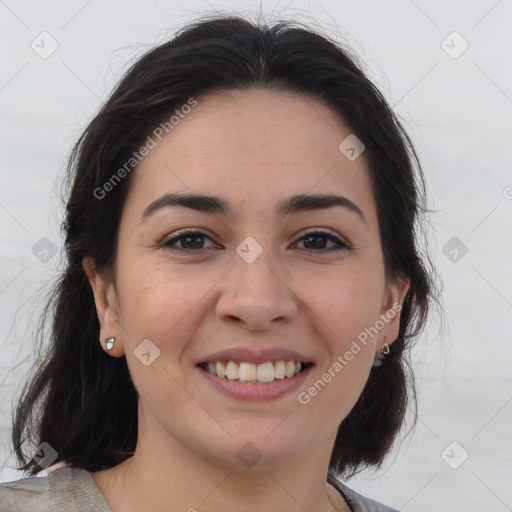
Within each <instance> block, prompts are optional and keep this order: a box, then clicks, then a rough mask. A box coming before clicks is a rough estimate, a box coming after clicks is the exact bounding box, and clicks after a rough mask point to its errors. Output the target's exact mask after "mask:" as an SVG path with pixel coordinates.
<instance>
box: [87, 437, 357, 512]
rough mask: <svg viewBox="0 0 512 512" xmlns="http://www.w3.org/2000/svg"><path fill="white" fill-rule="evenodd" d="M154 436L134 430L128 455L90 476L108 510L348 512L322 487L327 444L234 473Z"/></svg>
mask: <svg viewBox="0 0 512 512" xmlns="http://www.w3.org/2000/svg"><path fill="white" fill-rule="evenodd" d="M334 434H335V433H334ZM334 434H333V435H334ZM157 438H158V436H157V437H155V436H144V432H143V431H139V436H138V443H137V449H136V450H135V454H134V455H133V457H131V458H130V459H127V460H126V461H124V462H123V463H121V464H118V465H117V466H115V467H113V468H111V469H109V470H105V471H100V472H97V473H92V474H91V476H92V477H93V480H94V481H95V483H96V485H97V486H98V488H99V489H100V491H101V492H102V493H103V495H104V497H105V500H106V501H107V503H108V505H109V507H110V508H111V509H112V511H113V512H117V511H118V510H123V512H125V511H126V512H131V511H132V510H133V511H135V510H137V511H139V510H152V511H154V512H160V511H161V512H164V511H167V510H169V505H170V504H172V505H173V506H172V508H173V510H182V511H184V512H203V511H208V512H230V511H233V512H234V511H239V510H244V512H261V510H265V511H268V512H278V511H279V512H292V511H293V512H299V511H300V512H303V511H304V510H307V511H308V512H326V511H328V512H333V511H343V512H345V511H349V508H348V507H347V505H346V504H345V502H344V500H343V498H342V497H341V495H340V494H339V492H338V491H336V490H335V489H334V488H333V487H332V486H330V485H329V484H327V470H328V461H329V457H330V451H331V450H332V443H330V442H324V443H322V444H321V445H316V446H314V447H311V448H310V449H309V450H303V451H302V452H301V453H300V454H299V455H296V456H294V457H292V458H290V459H288V460H287V461H286V462H283V463H280V464H275V465H272V466H270V467H266V468H264V469H257V466H258V465H257V464H256V465H255V466H253V467H252V468H250V469H249V468H247V469H234V468H232V467H229V466H227V465H225V464H222V463H221V462H220V461H219V462H217V461H213V460H211V458H207V457H206V456H202V455H201V454H198V453H197V452H196V451H193V450H191V449H188V448H187V447H186V446H183V445H182V444H181V443H179V442H176V441H175V440H172V439H169V438H167V440H169V442H166V443H165V447H164V446H162V445H163V444H164V443H161V442H160V443H158V442H156V441H155V440H156V439H157ZM158 439H161V438H158ZM326 441H331V440H330V439H329V440H326Z"/></svg>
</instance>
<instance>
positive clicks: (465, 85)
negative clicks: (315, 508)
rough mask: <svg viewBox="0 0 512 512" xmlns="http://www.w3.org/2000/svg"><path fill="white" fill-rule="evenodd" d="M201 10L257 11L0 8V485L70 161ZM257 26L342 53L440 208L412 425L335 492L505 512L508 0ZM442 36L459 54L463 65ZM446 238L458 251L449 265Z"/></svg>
mask: <svg viewBox="0 0 512 512" xmlns="http://www.w3.org/2000/svg"><path fill="white" fill-rule="evenodd" d="M212 9H221V10H222V11H223V12H225V11H226V10H228V11H231V12H237V13H242V14H250V15H251V16H253V18H255V17H257V13H258V11H259V9H260V7H259V4H258V3H257V2H249V1H245V2H242V1H233V2H223V3H222V4H221V3H219V2H217V3H210V2H206V1H192V0H189V1H188V2H186V8H184V7H183V6H182V3H181V2H180V3H178V2H177V1H175V0H173V1H166V2H164V1H156V0H152V1H144V2H142V1H126V0H125V1H123V2H120V1H101V2H100V1H99V0H92V1H88V2H87V1H82V0H80V1H69V0H68V1H60V2H51V1H19V2H16V1H14V0H6V1H0V38H1V44H0V55H1V62H2V66H1V67H0V112H1V118H0V119H1V125H0V129H1V135H0V172H1V176H0V180H1V181H0V183H1V188H0V228H1V247H0V258H1V264H0V312H1V313H0V318H1V325H0V347H1V351H0V386H1V388H0V389H1V400H0V413H1V414H0V462H2V464H1V466H3V469H1V470H0V481H8V480H13V479H18V478H21V477H22V474H21V472H16V471H15V470H14V469H13V467H14V458H13V457H12V456H10V454H9V448H10V446H9V441H10V439H9V436H10V417H11V410H12V408H13V407H14V405H15V403H16V402H15V401H13V397H17V396H18V395H19V392H20V391H21V386H22V384H23V383H24V378H25V376H26V372H27V370H28V369H29V367H30V365H31V363H32V362H33V360H34V357H35V356H34V353H33V328H34V325H35V323H34V322H35V321H36V320H37V317H38V313H39V308H40V306H41V304H42V302H41V299H42V293H44V292H45V290H46V289H47V287H48V285H49V284H50V283H51V282H52V281H53V279H55V278H56V276H57V275H58V272H59V270H60V269H61V265H62V260H61V255H60V250H61V247H62V240H61V238H60V233H59V222H60V219H61V216H62V209H61V206H60V202H59V199H58V196H57V195H56V193H57V192H58V191H59V189H60V186H59V183H58V181H57V180H58V178H59V177H60V176H61V173H62V170H63V168H64V166H65V163H66V159H67V157H68V154H69V151H70V149H71V146H72V144H73V142H74V140H75V139H76V138H77V137H78V135H79V134H80V133H81V130H82V129H83V128H84V127H85V126H86V123H87V122H88V121H89V120H90V119H91V118H92V116H93V115H94V114H95V113H96V111H97V109H98V108H99V106H100V105H101V102H102V100H104V99H106V97H107V95H108V93H109V92H110V90H111V88H112V87H113V85H114V84H115V83H116V81H117V80H118V79H119V77H120V76H121V73H122V72H123V71H124V70H125V69H126V68H127V66H128V64H129V63H130V62H131V59H132V58H133V57H134V56H136V55H140V54H141V52H143V51H145V50H146V49H148V48H149V47H151V46H153V45H154V44H156V43H158V42H161V41H163V40H164V39H165V38H166V37H167V36H170V35H172V33H173V32H174V30H175V29H177V28H178V27H179V26H181V25H182V24H183V23H185V22H187V21H190V20H192V19H193V18H195V17H196V16H197V15H200V14H201V13H205V12H211V11H212ZM263 13H264V14H265V15H266V16H267V17H268V18H279V17H283V18H296V19H297V20H299V21H302V22H306V23H311V24H312V25H314V26H316V27H318V28H320V29H322V30H325V32H327V33H329V34H331V35H335V36H336V33H337V32H338V33H339V36H340V37H341V41H342V42H347V43H348V44H349V45H351V46H352V47H353V48H354V50H355V51H356V52H357V53H358V54H359V55H360V57H361V59H362V60H363V61H364V63H365V65H366V71H367V72H368V74H369V75H370V77H371V78H372V79H373V80H374V82H375V83H376V84H377V86H378V87H379V88H380V89H381V90H382V91H383V93H384V95H385V96H386V98H387V99H388V100H389V102H390V104H391V105H392V106H394V109H395V111H396V112H397V113H398V114H399V115H400V116H401V118H402V119H403V120H404V123H405V126H406V129H407V130H408V132H409V133H410V134H411V136H412V138H413V141H414V143H415V145H416V148H417V150H418V153H419V156H420V159H421V161H422V164H423V167H424V170H425V174H426V178H427V185H428V187H429V193H430V207H431V208H433V209H435V210H438V211H439V212H438V213H437V214H434V215H432V216H431V224H432V230H431V232H430V235H429V237H430V248H431V251H432V255H433V257H434V262H435V264H436V265H437V266H438V268H439V271H440V273H441V276H442V279H443V282H444V293H443V300H444V306H445V309H446V321H445V325H444V328H440V327H443V325H442V324H441V323H440V322H438V321H437V320H436V318H435V317H433V318H432V322H431V325H430V327H429V328H428V330H427V331H426V333H425V335H424V336H423V340H422V341H421V343H419V344H418V348H417V350H416V351H415V369H416V372H417V385H418V399H419V419H418V424H417V427H416V430H415V431H414V433H413V435H412V436H410V437H408V438H406V440H405V441H404V442H403V444H402V446H401V449H400V451H398V452H396V451H395V453H394V454H392V455H391V456H390V457H389V458H388V459H387V460H386V463H385V464H384V466H383V468H382V469H381V470H380V471H377V472H365V473H363V474H362V475H360V476H359V477H357V478H354V479H352V480H350V481H349V482H348V484H349V485H350V486H352V487H353V488H354V489H356V490H358V491H359V492H361V493H363V494H365V495H367V496H370V497H374V498H375V499H378V500H379V501H382V502H384V503H387V504H389V505H392V506H394V507H395V508H398V509H401V510H404V511H416V512H427V511H429V512H431V511H433V510H464V511H466V512H469V511H477V510H478V511H480V510H493V511H496V512H499V511H506V510H512V488H511V487H510V481H512V464H511V451H512V435H511V429H510V425H511V424H512V404H511V401H512V386H511V381H512V370H511V361H512V340H511V335H510V327H509V320H510V318H511V313H512V264H511V262H512V239H511V233H512V231H511V227H512V223H511V220H512V200H511V199H512V173H511V161H512V150H511V143H510V141H511V139H512V124H511V114H512V70H511V60H510V54H511V50H512V32H511V31H510V26H511V24H512V1H511V0H500V1H496V0H489V1H487V0H481V1H474V0H473V1H468V0H466V1H460V2H455V1H451V2H448V1H443V2H441V1H426V0H415V1H412V0H399V1H398V0H397V1H380V2H379V1H374V2H364V1H357V2H356V1H334V0H329V1H328V0H323V1H318V2H315V3H310V2H305V1H299V0H296V1H292V2H289V3H286V2H277V1H274V2H270V1H269V2H264V3H263ZM43 31H47V32H48V33H49V34H51V36H52V37H53V38H54V39H55V40H56V41H57V43H58V45H59V46H58V49H57V50H56V51H55V53H53V54H52V55H51V56H49V57H48V58H47V59H43V58H41V57H40V56H39V55H38V54H37V53H36V52H35V51H34V50H33V49H32V48H31V43H32V41H34V40H35V41H36V43H37V42H38V41H40V38H39V34H40V33H41V32H43ZM453 31H456V32H458V33H459V34H460V36H461V37H462V38H463V40H465V41H467V43H468V44H469V47H468V49H467V50H466V51H465V52H464V53H462V54H461V55H460V56H458V55H457V54H458V53H459V52H460V50H461V49H462V48H463V46H462V45H463V44H464V41H463V40H462V39H461V38H460V37H459V36H457V35H455V36H454V35H451V36H450V34H452V32H453ZM448 36H450V37H448ZM447 37H448V39H446V38H447ZM445 40H446V42H445V43H443V41H445ZM47 41H49V40H47ZM39 44H40V45H41V43H39ZM48 44H49V43H47V44H46V45H45V48H49V45H48ZM445 50H447V51H448V53H447V51H445ZM449 53H451V54H452V55H451V56H450V55H449ZM454 56H457V58H453V57H454ZM43 237H46V238H48V239H49V240H50V241H51V242H52V243H53V244H55V245H56V247H57V249H58V251H57V253H56V254H55V255H54V256H53V257H51V258H50V259H49V260H48V261H46V262H45V261H44V259H45V257H44V254H43V253H41V252H39V253H38V254H34V252H33V250H32V249H33V247H34V245H35V244H36V243H38V242H39V241H40V240H41V239H42V238H43ZM453 237H456V238H457V239H458V240H459V241H460V242H462V243H463V244H464V245H465V246H466V247H467V249H468V251H467V253H466V254H465V255H463V256H462V257H461V253H460V252H459V253H458V256H457V261H451V259H450V257H451V258H452V259H453V255H454V254H455V253H453V252H452V256H450V255H449V251H453V249H454V247H455V246H453V247H452V246H451V245H450V244H453V243H454V242H453V241H452V242H449V241H450V240H451V239H452V238H453ZM40 243H41V242H40ZM42 243H44V242H42ZM46 243H47V242H46ZM447 243H449V245H448V246H446V244H447ZM457 243H459V242H457ZM36 247H37V246H36ZM444 247H446V248H445V250H444V252H445V253H447V254H448V256H450V257H448V256H446V255H445V253H444V252H443V248H444ZM36 252H37V251H36ZM48 256H49V255H48ZM48 256H46V257H48ZM45 287H46V288H45ZM452 442H456V443H457V444H455V445H451V446H450V444H451V443H452ZM447 448H448V449H447ZM466 452H467V453H468V454H469V457H468V458H467V460H466V461H465V462H464V463H462V464H461V465H460V466H459V467H458V468H457V469H453V468H452V467H451V466H450V465H449V464H448V462H449V463H450V464H451V465H452V466H457V465H458V464H460V462H461V460H463V458H464V456H465V453H466Z"/></svg>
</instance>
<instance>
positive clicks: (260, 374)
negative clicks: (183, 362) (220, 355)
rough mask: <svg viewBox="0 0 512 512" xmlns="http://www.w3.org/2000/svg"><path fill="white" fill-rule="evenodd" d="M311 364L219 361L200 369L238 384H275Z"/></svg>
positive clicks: (202, 366) (201, 365)
mask: <svg viewBox="0 0 512 512" xmlns="http://www.w3.org/2000/svg"><path fill="white" fill-rule="evenodd" d="M308 365H309V363H296V362H295V361H276V362H275V363H272V362H270V361H269V362H266V363H261V364H254V363H247V362H241V363H236V362H235V361H227V362H226V361H217V362H215V363H201V364H200V365H199V367H200V368H202V369H203V370H205V371H207V372H208V373H210V374H211V375H216V376H218V377H221V378H226V379H229V380H234V381H237V382H247V383H256V382H273V381H275V380H281V379H289V378H291V377H293V376H294V375H297V374H298V373H300V372H301V371H303V370H304V369H305V368H306V367H307V366H308Z"/></svg>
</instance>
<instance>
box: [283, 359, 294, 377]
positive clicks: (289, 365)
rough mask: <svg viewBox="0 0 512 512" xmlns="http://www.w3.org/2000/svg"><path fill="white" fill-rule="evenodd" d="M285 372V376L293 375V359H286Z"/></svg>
mask: <svg viewBox="0 0 512 512" xmlns="http://www.w3.org/2000/svg"><path fill="white" fill-rule="evenodd" d="M285 372H286V376H287V377H293V374H294V373H295V363H294V362H293V361H288V362H287V363H286V370H285Z"/></svg>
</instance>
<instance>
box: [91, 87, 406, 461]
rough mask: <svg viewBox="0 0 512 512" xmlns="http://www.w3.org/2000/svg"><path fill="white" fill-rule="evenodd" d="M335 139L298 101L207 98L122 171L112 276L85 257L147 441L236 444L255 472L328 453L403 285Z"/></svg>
mask: <svg viewBox="0 0 512 512" xmlns="http://www.w3.org/2000/svg"><path fill="white" fill-rule="evenodd" d="M348 135H350V130H349V129H348V128H346V127H345V126H344V125H343V124H342V123H341V121H340V120H339V119H338V118H337V117H336V115H335V114H334V113H333V112H332V111H331V110H330V109H328V108H327V107H326V106H324V105H322V104H320V103H317V102H316V101H314V100H312V99H310V98H303V97H301V96H299V95H294V94H286V93H283V92H275V91H266V90H258V89H254V90H250V91H245V92H229V93H225V94H223V95H210V96H207V97H204V98H198V104H197V106H196V107H195V108H194V109H192V111H191V112H190V113H189V114H188V115H187V116H185V117H184V118H183V119H181V120H180V121H179V124H177V125H175V126H174V128H173V129H172V131H170V133H169V134H167V135H166V136H165V137H163V139H162V140H161V141H157V142H158V143H157V145H156V147H155V148H154V149H152V151H151V153H150V154H149V155H148V156H146V157H145V159H144V160H142V162H141V163H140V164H139V167H138V168H137V169H136V170H135V171H133V172H134V175H133V176H132V179H133V181H132V183H131V185H130V191H129V194H128V197H127V199H126V202H125V205H124V209H123V213H122V219H121V224H120V231H119V240H118V252H117V259H116V269H115V275H114V278H113V279H112V280H109V279H107V278H106V277H102V276H101V275H96V274H94V273H93V272H92V271H91V270H89V268H88V267H87V265H84V267H85V268H86V269H87V272H88V275H89V278H90V281H91V284H92V286H93V289H94V293H95V299H96V305H97V310H98V317H99V320H100V324H101V337H100V338H101V339H100V341H101V343H102V346H104V340H105V339H106V338H108V337H110V336H116V346H115V348H114V350H113V351H112V352H109V354H111V355H114V356H122V355H125V356H126V359H127V363H128V365H129V369H130V372H131V375H132V378H133V381H134V384H135V386H136V388H137V391H138V393H139V396H140V401H139V407H140V417H139V421H140V424H143V425H144V429H146V432H148V433H149V434H150V435H151V436H153V437H154V438H155V437H156V438H158V439H159V442H162V443H163V442H165V441H164V440H165V439H168V440H172V441H176V442H178V443H180V445H181V446H183V447H186V448H188V449H189V450H190V451H191V452H193V453H195V454H198V455H199V456H201V457H204V458H205V459H208V460H211V461H215V462H221V463H223V464H228V465H232V466H233V465H238V466H240V464H242V463H243V461H242V457H241V456H240V453H239V451H240V449H241V448H242V447H244V446H245V448H244V449H246V450H249V451H250V450H257V453H258V454H259V455H261V457H262V458H261V462H260V466H261V467H265V465H268V466H270V465H272V464H276V463H278V462H282V461H285V460H290V459H292V458H293V457H298V456H300V454H305V453H307V452H308V450H313V449H318V447H319V446H328V447H329V449H332V443H333V442H334V436H335V434H336V430H337V427H338V425H339V424H340V422H341V421H342V420H343V419H344V418H345V416H346V415H347V414H348V412H349V411H350V409H351V408H352V407H353V405H354V404H355V402H356V401H357V399H358V397H359V395H360V393H361V391H362V389H363V387H364V385H365V382H366V380H367V378H368V375H369V372H370V369H371V365H372V362H373V358H374V355H375V354H376V352H378V350H379V349H380V347H381V346H382V343H383V342H384V337H385V338H386V341H387V342H388V343H391V342H392V341H393V340H394V339H395V338H396V337H397V336H398V324H399V313H396V311H397V309H396V305H397V304H401V303H402V301H403V298H404V296H405V293H406V292H407V289H408V283H407V282H403V281H396V282H393V283H390V284H386V282H385V279H384V264H383V256H382V251H381V241H380V238H379V230H378V218H377V211H376V205H375V202H374V198H373V196H372V193H371V190H370V182H369V177H368V169H367V166H366V162H365V159H364V153H363V154H362V155H361V156H360V157H358V158H356V159H355V160H353V161H352V160H349V159H348V158H346V157H345V155H344V154H343V153H342V152H340V150H339V149H338V146H339V145H340V143H341V142H342V141H343V140H344V139H345V138H346V137H347V136H348ZM171 194H173V195H175V194H184V195H194V196H199V195H201V196H209V197H211V198H216V199H205V200H202V201H198V200H196V201H192V200H189V201H188V203H187V202H186V201H184V203H183V204H181V205H180V204H176V203H175V202H173V201H171V200H170V199H169V197H170V196H167V200H165V199H163V200H161V199H162V197H164V196H165V195H171ZM313 195H316V196H323V197H324V200H322V198H321V197H320V198H318V197H317V199H316V201H315V200H313V199H311V198H310V199H309V200H308V196H313ZM326 195H330V196H338V198H337V199H336V200H333V201H331V202H329V201H326V200H325V196H326ZM293 196H306V197H305V198H302V201H298V200H295V201H294V202H290V198H292V197H293ZM340 198H341V199H340ZM104 200H108V196H107V198H105V199H104ZM186 204H188V206H186ZM286 206H288V208H285V207H286ZM308 206H309V207H308ZM394 306H395V308H394ZM389 311H391V312H392V313H395V314H394V316H393V314H391V316H390V314H389V313H388V312H389ZM386 314H387V315H388V316H387V317H386V318H388V320H386V321H384V322H382V321H381V322H378V323H377V325H378V326H379V327H380V326H381V325H382V324H384V325H383V326H382V327H381V328H379V329H378V333H377V334H376V335H374V336H373V337H372V336H368V335H367V336H366V337H367V339H366V340H365V342H362V341H361V340H362V339H363V338H364V335H362V334H361V333H364V332H368V331H365V329H369V328H371V327H374V326H375V325H376V322H377V321H378V320H382V318H383V316H382V315H386ZM144 340H146V341H144ZM354 343H355V344H354ZM356 347H357V348H356ZM226 351H227V352H226ZM221 352H222V353H221ZM348 352H350V353H351V354H352V357H350V354H348ZM217 361H218V362H219V363H220V364H219V365H217V364H216V363H217ZM229 361H231V362H230V363H229V364H228V362H229ZM299 362H300V363H301V366H300V367H299V366H298V365H297V364H296V363H299ZM208 363H210V365H208ZM269 363H270V364H269ZM336 363H338V364H336ZM299 368H300V372H299V373H297V374H296V375H294V376H292V374H293V373H295V372H296V370H298V369H299ZM209 369H210V370H211V371H212V372H213V373H215V372H217V375H213V374H211V373H209V371H208V370H209ZM223 369H224V371H227V372H228V376H229V377H232V378H228V377H221V376H220V375H222V371H223ZM287 371H288V373H286V372H287ZM219 373H220V375H219ZM272 375H273V376H274V379H273V380H272ZM287 375H289V376H287ZM240 379H247V380H244V381H242V382H240ZM319 380H320V381H321V383H320V384H319ZM315 383H316V387H315ZM322 383H323V384H322ZM248 442H251V443H252V446H253V447H251V448H247V446H249V445H246V443H248ZM242 453H244V452H242ZM237 454H238V455H237Z"/></svg>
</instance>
